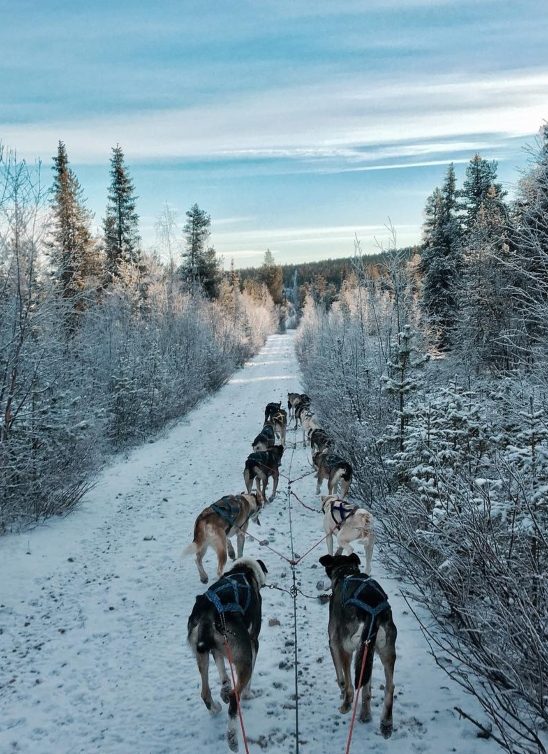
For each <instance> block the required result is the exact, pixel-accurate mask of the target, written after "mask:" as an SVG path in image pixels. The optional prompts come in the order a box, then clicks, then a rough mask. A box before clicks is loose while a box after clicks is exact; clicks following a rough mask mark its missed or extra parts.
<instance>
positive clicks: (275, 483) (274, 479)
mask: <svg viewBox="0 0 548 754" xmlns="http://www.w3.org/2000/svg"><path fill="white" fill-rule="evenodd" d="M279 478H280V472H279V471H278V469H275V470H273V471H272V495H271V496H270V500H269V502H270V503H271V502H272V501H273V500H274V498H275V497H276V490H277V489H278V479H279ZM265 494H266V489H265Z"/></svg>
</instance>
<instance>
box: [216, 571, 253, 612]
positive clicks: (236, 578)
mask: <svg viewBox="0 0 548 754" xmlns="http://www.w3.org/2000/svg"><path fill="white" fill-rule="evenodd" d="M204 597H207V599H208V600H209V601H210V602H211V603H212V604H213V606H214V607H215V610H217V612H218V613H219V615H221V616H223V615H224V613H240V614H241V615H245V613H246V612H247V611H248V609H249V605H250V604H251V586H250V584H249V583H248V581H247V579H246V576H245V574H244V573H233V574H231V575H230V576H225V577H224V578H222V579H221V580H220V581H218V582H217V583H216V584H213V586H210V587H209V589H208V590H207V592H206V593H205V595H204Z"/></svg>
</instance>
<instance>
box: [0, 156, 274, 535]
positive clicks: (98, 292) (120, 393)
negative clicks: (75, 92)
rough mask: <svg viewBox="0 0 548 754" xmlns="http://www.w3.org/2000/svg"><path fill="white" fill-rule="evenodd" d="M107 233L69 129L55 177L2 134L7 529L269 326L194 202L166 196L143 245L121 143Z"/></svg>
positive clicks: (1, 340) (2, 525)
mask: <svg viewBox="0 0 548 754" xmlns="http://www.w3.org/2000/svg"><path fill="white" fill-rule="evenodd" d="M110 177H111V183H110V186H109V191H108V204H107V207H106V211H105V216H104V219H103V223H102V231H103V232H102V233H101V234H100V235H99V236H94V234H93V232H92V230H91V221H92V216H91V213H90V212H89V210H88V209H87V206H86V202H85V198H84V195H83V190H82V187H81V186H80V183H79V181H78V178H77V176H76V174H75V172H74V171H73V169H72V168H71V166H70V164H69V160H68V156H67V152H66V149H65V146H64V144H62V143H59V147H58V152H57V155H56V156H55V158H54V161H53V184H52V185H48V184H47V183H45V182H44V176H43V174H42V171H41V167H40V165H29V164H27V163H26V162H25V161H21V160H19V159H18V157H17V156H16V154H15V153H14V152H10V151H8V150H6V149H4V150H0V532H2V531H6V530H10V529H13V528H14V527H18V526H20V525H23V524H26V523H28V522H29V521H32V520H39V519H41V518H43V517H44V516H47V515H52V514H55V513H62V512H64V511H66V510H68V509H69V508H70V507H71V506H72V505H74V504H75V502H76V501H77V500H78V499H79V498H80V496H81V495H82V494H83V492H84V491H85V489H86V487H87V484H88V481H89V479H90V474H91V473H92V472H94V471H96V470H97V468H98V467H99V465H100V464H101V462H102V461H103V460H104V459H105V457H106V456H107V454H108V453H110V452H112V451H113V450H116V449H118V448H120V447H124V446H127V444H128V443H134V442H137V441H140V440H142V439H144V438H146V437H149V436H150V435H151V434H153V433H154V432H156V431H158V429H159V428H161V427H162V426H163V425H164V424H165V423H166V422H167V421H169V420H171V419H174V418H176V417H179V416H181V415H182V414H183V413H184V412H185V411H187V410H188V409H189V408H190V407H192V406H193V405H194V404H195V403H196V401H198V400H199V399H200V398H201V397H202V396H204V395H205V394H207V392H209V391H211V390H214V389H216V388H217V387H218V386H219V385H221V384H222V383H223V382H224V381H225V380H226V379H227V377H228V376H229V375H230V373H231V372H232V371H233V370H234V369H235V368H236V367H237V366H238V365H239V364H241V363H242V362H243V361H244V360H245V359H246V358H248V357H249V356H250V355H251V354H252V353H254V352H255V351H256V350H257V349H258V348H259V347H260V346H261V345H262V343H263V342H264V340H265V338H266V336H267V334H268V333H270V332H272V331H273V330H274V329H275V327H276V325H277V312H276V308H275V306H274V303H273V301H272V298H271V296H270V294H269V292H268V288H267V287H266V286H265V285H262V284H250V285H248V286H245V287H243V289H242V286H241V284H240V281H239V278H238V274H237V273H236V272H235V271H234V270H231V271H230V272H229V273H228V274H225V275H223V274H222V271H221V266H220V264H219V261H218V259H217V256H216V253H215V250H214V248H213V247H212V246H211V245H210V244H209V237H210V225H211V219H210V217H209V215H207V213H206V212H205V211H203V210H202V209H200V207H198V205H196V204H195V205H193V206H192V207H191V208H190V209H189V210H188V212H187V213H186V222H185V225H184V228H183V229H182V230H181V231H179V230H178V228H177V223H176V218H175V216H174V214H173V212H172V211H171V210H170V209H169V207H168V206H167V205H166V208H165V210H164V212H163V213H162V216H161V217H160V219H159V220H158V224H157V232H158V252H161V253H162V255H163V257H164V258H167V261H165V262H164V261H161V258H160V255H159V253H155V252H152V253H145V252H144V251H143V249H142V246H141V239H140V234H139V217H138V214H137V211H136V196H135V189H134V185H133V182H132V180H131V176H130V174H129V171H128V168H127V166H126V164H125V160H124V155H123V152H122V149H121V148H120V147H119V146H117V147H115V148H114V149H113V151H112V159H111V170H110Z"/></svg>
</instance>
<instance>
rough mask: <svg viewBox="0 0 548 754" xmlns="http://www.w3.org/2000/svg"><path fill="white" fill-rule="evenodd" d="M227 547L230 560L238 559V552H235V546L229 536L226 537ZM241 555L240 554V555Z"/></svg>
mask: <svg viewBox="0 0 548 754" xmlns="http://www.w3.org/2000/svg"><path fill="white" fill-rule="evenodd" d="M226 549H227V550H228V557H229V558H230V560H236V553H235V552H234V547H233V546H232V542H231V541H230V539H229V538H228V537H227V539H226ZM238 557H240V555H238Z"/></svg>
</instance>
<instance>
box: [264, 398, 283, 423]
mask: <svg viewBox="0 0 548 754" xmlns="http://www.w3.org/2000/svg"><path fill="white" fill-rule="evenodd" d="M282 410H283V409H282V402H281V401H280V402H279V403H267V404H266V407H265V410H264V421H265V424H266V423H267V422H269V421H270V420H271V419H272V417H273V416H274V414H277V413H278V411H282Z"/></svg>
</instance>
